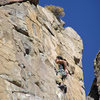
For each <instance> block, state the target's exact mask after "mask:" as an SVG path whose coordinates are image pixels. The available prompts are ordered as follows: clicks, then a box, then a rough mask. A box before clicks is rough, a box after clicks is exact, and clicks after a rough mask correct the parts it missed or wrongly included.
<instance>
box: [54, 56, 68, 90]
mask: <svg viewBox="0 0 100 100" xmlns="http://www.w3.org/2000/svg"><path fill="white" fill-rule="evenodd" d="M55 62H56V64H57V66H56V73H57V74H56V75H57V76H56V83H57V84H58V85H59V88H60V89H62V90H64V88H66V85H64V83H63V80H64V79H65V78H66V77H67V74H68V70H67V66H68V62H67V61H66V60H65V59H63V58H62V57H61V56H57V57H56V60H55ZM64 91H66V90H64Z"/></svg>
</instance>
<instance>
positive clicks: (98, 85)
mask: <svg viewBox="0 0 100 100" xmlns="http://www.w3.org/2000/svg"><path fill="white" fill-rule="evenodd" d="M94 74H95V79H94V81H93V84H92V86H91V90H90V92H89V94H88V96H87V100H100V99H99V98H100V51H99V52H98V54H97V55H96V58H95V60H94Z"/></svg>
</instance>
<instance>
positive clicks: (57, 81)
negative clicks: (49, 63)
mask: <svg viewBox="0 0 100 100" xmlns="http://www.w3.org/2000/svg"><path fill="white" fill-rule="evenodd" d="M56 83H57V84H59V85H60V84H61V83H62V76H61V75H60V74H59V73H58V75H57V76H56Z"/></svg>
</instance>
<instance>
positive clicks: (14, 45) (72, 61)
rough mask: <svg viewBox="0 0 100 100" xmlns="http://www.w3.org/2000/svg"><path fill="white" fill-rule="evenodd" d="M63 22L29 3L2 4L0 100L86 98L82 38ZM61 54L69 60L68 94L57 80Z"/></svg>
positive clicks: (78, 99)
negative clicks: (56, 68) (57, 57)
mask: <svg viewBox="0 0 100 100" xmlns="http://www.w3.org/2000/svg"><path fill="white" fill-rule="evenodd" d="M63 25H64V23H63V22H62V21H60V22H59V21H58V20H57V19H56V17H55V16H54V15H53V14H52V13H51V12H50V11H48V10H47V9H44V8H42V7H41V6H37V7H35V6H34V5H31V4H30V3H29V2H23V3H14V4H10V5H5V6H1V7H0V100H60V99H59V98H58V96H57V95H62V98H63V99H61V100H64V98H67V99H66V100H85V91H84V84H83V71H82V50H83V44H82V40H81V38H80V36H79V35H78V34H77V33H76V32H75V31H74V30H73V29H72V28H71V27H67V28H63ZM58 55H61V56H62V57H63V58H65V59H66V60H67V61H68V63H69V68H68V69H69V75H68V77H67V79H66V80H65V84H66V86H67V93H66V94H63V93H62V92H61V91H60V90H59V88H58V87H57V84H56V82H55V78H56V73H55V71H54V67H55V58H56V56H58ZM59 92H60V93H59Z"/></svg>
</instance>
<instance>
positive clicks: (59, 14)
mask: <svg viewBox="0 0 100 100" xmlns="http://www.w3.org/2000/svg"><path fill="white" fill-rule="evenodd" d="M45 8H47V9H48V10H50V11H51V12H52V13H53V14H54V15H55V16H56V17H57V18H60V17H64V16H65V13H64V9H63V8H61V7H58V6H53V5H50V6H45Z"/></svg>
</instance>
